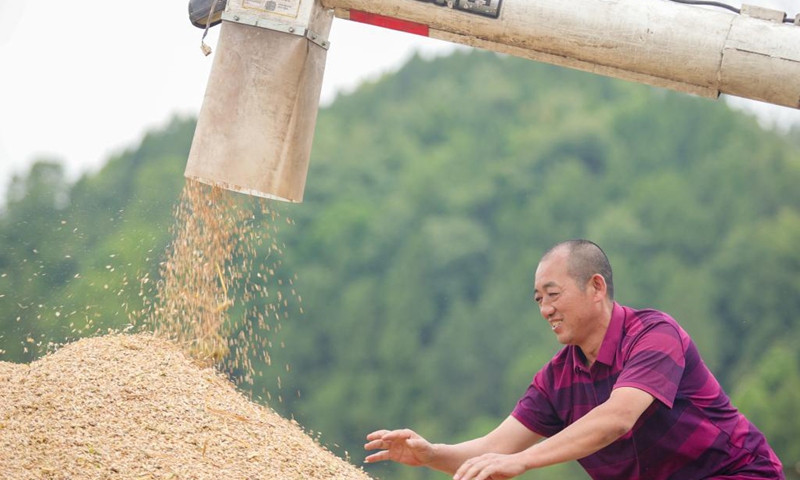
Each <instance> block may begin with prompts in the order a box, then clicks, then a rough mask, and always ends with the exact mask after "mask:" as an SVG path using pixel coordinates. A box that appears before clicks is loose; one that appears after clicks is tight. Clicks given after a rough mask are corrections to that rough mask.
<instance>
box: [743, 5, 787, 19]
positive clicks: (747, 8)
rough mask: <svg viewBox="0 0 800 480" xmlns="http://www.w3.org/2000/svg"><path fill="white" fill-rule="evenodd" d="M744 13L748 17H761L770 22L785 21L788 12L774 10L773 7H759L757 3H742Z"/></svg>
mask: <svg viewBox="0 0 800 480" xmlns="http://www.w3.org/2000/svg"><path fill="white" fill-rule="evenodd" d="M742 15H747V16H748V17H753V18H760V19H761V20H766V21H768V22H775V23H783V21H784V20H785V19H786V12H782V11H780V10H773V9H771V8H764V7H758V6H756V5H748V4H746V3H745V4H743V5H742Z"/></svg>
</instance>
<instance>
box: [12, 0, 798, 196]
mask: <svg viewBox="0 0 800 480" xmlns="http://www.w3.org/2000/svg"><path fill="white" fill-rule="evenodd" d="M728 3H730V4H734V5H740V4H741V3H740V2H737V1H731V2H728ZM749 3H755V4H759V5H765V6H766V5H770V6H773V7H778V8H780V9H782V10H785V11H787V12H788V13H789V14H790V15H792V16H794V15H795V14H796V13H798V11H800V1H798V0H753V1H751V2H749ZM187 4H188V0H139V1H128V2H120V1H108V0H106V1H101V0H83V1H81V2H63V1H56V0H49V1H47V0H45V1H30V0H27V1H25V0H0V198H2V199H3V201H0V204H2V203H4V199H5V189H6V186H7V184H8V182H9V181H10V178H11V176H12V175H13V174H14V173H21V172H23V171H24V170H25V169H27V167H28V166H29V165H30V163H31V162H32V161H33V160H35V159H38V158H41V157H49V158H57V159H59V160H61V161H62V162H64V164H65V165H66V166H67V171H68V173H69V174H70V177H71V178H75V177H76V176H77V175H78V174H80V173H82V172H85V171H92V170H95V169H97V168H98V167H100V166H101V165H102V163H103V162H105V161H106V160H107V159H108V157H109V155H111V154H113V153H117V152H120V151H122V150H124V149H127V148H133V147H135V146H136V145H137V143H138V141H139V140H140V139H141V136H142V134H143V133H144V132H145V131H146V130H148V129H151V128H154V127H158V126H161V125H163V124H165V123H166V122H167V121H168V120H169V119H170V118H171V117H172V116H173V115H174V114H176V113H185V114H196V113H197V112H198V111H199V109H200V105H201V103H202V99H203V94H204V91H205V86H206V81H207V79H208V73H209V70H210V68H211V63H212V58H213V54H212V56H210V57H205V56H203V55H202V53H201V52H200V48H199V46H200V38H201V35H202V30H200V29H197V28H195V27H193V26H192V25H191V24H190V23H189V21H188V15H187ZM217 31H218V28H215V29H212V30H211V33H210V34H209V37H208V38H207V43H208V44H209V45H210V46H212V48H213V47H215V46H216V34H217ZM330 40H331V48H330V50H329V53H328V61H327V64H326V70H325V81H324V84H323V101H330V100H331V99H332V98H333V97H334V96H335V94H336V92H337V91H340V90H342V89H345V90H351V89H353V88H354V87H356V86H357V85H358V84H360V83H361V82H363V81H364V80H365V79H369V78H374V77H376V76H378V75H380V74H382V73H384V72H386V71H391V70H395V69H397V68H399V67H400V66H401V65H402V64H403V63H404V62H405V61H406V60H407V59H408V58H409V57H410V56H411V55H412V54H413V52H414V51H420V52H422V53H423V54H424V55H428V56H431V55H441V54H446V53H449V52H450V51H452V49H453V48H455V47H454V46H453V45H451V44H447V43H444V42H440V41H436V40H431V39H426V38H422V37H418V36H414V35H409V34H405V33H399V32H392V31H389V30H383V29H379V28H376V27H371V26H365V25H359V24H356V23H353V22H348V21H344V20H339V19H336V20H334V24H333V31H332V33H331V37H330ZM739 104H742V105H744V106H745V107H747V108H757V109H758V110H759V111H762V112H764V113H765V114H766V115H767V116H769V117H770V118H777V121H778V122H779V123H780V124H781V125H784V126H785V125H788V124H790V123H793V122H797V123H800V112H798V111H796V110H792V109H788V108H782V107H774V106H767V105H765V104H758V103H757V102H750V101H745V102H739Z"/></svg>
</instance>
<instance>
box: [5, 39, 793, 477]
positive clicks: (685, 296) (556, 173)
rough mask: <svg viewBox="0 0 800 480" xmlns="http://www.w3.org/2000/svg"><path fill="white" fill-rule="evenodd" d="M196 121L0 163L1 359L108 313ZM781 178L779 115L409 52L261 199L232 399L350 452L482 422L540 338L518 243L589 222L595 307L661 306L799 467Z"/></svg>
mask: <svg viewBox="0 0 800 480" xmlns="http://www.w3.org/2000/svg"><path fill="white" fill-rule="evenodd" d="M194 125H195V119H194V118H184V117H178V116H176V117H175V118H174V119H172V120H171V122H169V124H168V125H166V126H164V127H163V128H157V129H153V130H151V131H148V132H147V133H146V134H144V136H143V137H142V140H141V142H140V143H138V144H136V145H132V146H129V147H128V148H127V149H126V150H124V151H122V152H120V153H118V154H115V155H113V156H112V157H111V158H109V159H108V161H107V163H106V164H105V166H104V167H103V168H102V169H101V170H99V171H97V172H93V173H87V174H85V175H84V176H83V177H81V178H80V179H78V180H77V181H70V180H69V179H68V178H67V175H66V172H65V168H64V166H63V165H62V164H61V162H60V160H59V159H58V158H41V159H39V160H38V161H37V162H36V163H35V164H34V165H33V166H32V167H31V168H30V169H29V170H28V171H27V172H25V173H24V174H22V175H18V176H17V177H15V178H13V180H12V182H11V183H10V185H9V189H8V194H7V198H6V199H5V202H4V207H3V210H2V212H0V360H3V361H13V362H30V361H32V360H34V359H35V358H38V357H40V356H42V355H43V354H45V353H46V352H47V351H49V350H52V349H53V348H56V346H57V345H59V344H61V343H63V342H65V341H70V340H74V339H76V338H79V337H85V336H93V335H102V334H105V333H107V332H109V331H120V330H125V329H130V327H129V323H130V315H131V312H135V311H136V310H137V309H140V308H141V307H142V302H143V299H144V297H145V296H146V294H142V293H141V292H142V291H145V290H146V289H147V288H148V287H146V286H143V284H142V282H141V281H140V279H142V278H143V276H145V275H147V276H149V278H156V277H157V275H158V265H159V262H161V261H163V260H164V256H165V255H166V251H167V248H168V245H169V243H170V240H171V238H172V237H171V232H172V228H173V211H174V206H175V204H176V202H177V200H178V198H179V196H180V193H181V190H182V189H183V187H184V185H185V180H184V178H183V169H184V167H185V164H186V159H187V156H188V151H189V146H190V144H191V140H192V135H193V133H194ZM798 185H800V128H795V129H794V130H792V131H789V132H785V133H783V132H775V131H772V130H765V129H763V128H762V127H760V126H759V123H758V122H757V120H756V119H755V118H753V117H751V116H748V115H746V114H744V113H742V112H740V111H736V110H733V109H731V108H730V107H729V106H727V105H726V103H725V102H724V101H722V100H709V99H703V98H696V97H691V96H687V95H684V94H678V93H674V92H669V91H665V90H662V89H658V88H652V87H648V86H644V85H639V84H633V83H629V82H623V81H620V80H614V79H609V78H605V77H600V76H596V75H592V74H587V73H582V72H576V71H571V70H567V69H563V68H558V67H552V66H548V65H542V64H538V63H535V62H531V61H528V60H522V59H517V58H511V57H507V56H502V55H496V54H491V53H488V52H483V51H478V50H473V51H467V50H460V51H457V52H455V53H453V54H452V55H450V56H447V57H444V58H437V59H424V58H421V57H414V58H412V59H411V60H410V61H409V62H408V63H407V64H406V65H405V66H404V67H403V68H402V69H400V70H399V71H397V72H395V73H391V74H387V75H385V76H384V77H382V78H380V79H378V80H375V81H372V82H369V83H365V84H363V85H362V86H361V87H360V88H358V89H357V90H356V91H354V92H353V93H350V94H343V95H340V96H339V97H338V98H337V99H336V100H335V101H334V102H333V103H332V104H331V105H329V106H326V107H324V108H323V109H321V111H320V113H319V119H318V123H317V130H316V134H315V138H314V147H313V154H312V159H311V167H310V171H309V174H308V181H307V185H306V196H305V200H304V202H303V203H302V204H296V205H289V204H280V203H275V204H270V205H269V208H271V209H274V210H276V211H278V212H280V222H281V225H280V228H279V236H280V241H281V242H282V245H283V247H282V248H281V250H282V254H281V256H282V257H281V272H280V275H283V276H284V277H288V278H292V279H294V281H293V286H294V288H296V289H297V293H298V296H301V297H302V302H300V301H294V303H292V304H290V305H289V307H288V315H287V316H286V318H285V319H284V320H283V321H282V322H281V326H280V328H273V329H272V330H271V331H270V332H269V333H268V336H270V338H273V340H272V345H273V348H272V350H273V351H271V352H270V355H271V356H272V358H273V362H272V364H271V365H269V366H267V365H263V364H259V365H258V369H259V371H260V372H261V375H259V376H256V377H255V380H254V383H253V385H252V394H253V396H254V398H256V399H261V400H263V401H265V402H267V403H268V404H269V405H270V406H271V407H272V408H274V409H275V410H277V411H278V412H280V413H281V414H283V415H285V416H290V417H293V418H295V419H296V420H297V421H298V422H299V423H300V424H301V425H303V426H304V427H305V428H306V429H307V430H308V431H309V432H314V435H315V436H317V437H319V439H320V442H322V443H323V444H325V445H326V446H327V447H328V448H330V449H331V450H332V451H334V452H335V453H337V454H339V455H341V456H347V457H348V458H349V459H350V460H351V461H352V462H353V463H355V464H361V462H362V461H363V458H364V456H365V454H364V452H363V449H362V446H363V444H364V437H365V435H366V434H367V433H369V432H371V431H373V430H376V429H379V428H401V427H409V428H413V429H415V430H417V431H418V432H419V433H420V434H422V435H423V436H426V437H427V438H428V439H429V440H431V441H433V442H448V443H450V442H456V441H461V440H465V439H469V438H473V437H475V436H479V435H483V434H484V433H486V432H488V431H489V430H491V429H492V428H494V427H495V426H496V425H497V424H498V423H499V422H500V421H502V420H503V419H504V418H505V417H506V416H507V415H508V414H509V413H510V412H511V410H512V409H513V407H514V405H515V403H516V401H517V399H518V398H519V397H520V396H521V395H522V394H523V393H524V392H525V389H526V387H527V386H528V384H529V383H530V381H531V378H532V376H533V375H534V374H535V373H536V371H537V370H538V369H539V368H540V367H541V366H542V365H543V364H544V363H545V362H546V361H547V360H548V359H549V358H550V357H551V356H552V355H553V354H554V353H555V352H556V351H557V350H558V348H559V344H558V343H557V342H556V340H555V337H554V335H553V334H552V333H551V332H550V330H549V328H548V325H547V324H546V322H545V321H544V320H543V319H542V318H541V316H540V315H539V311H538V308H537V307H536V305H535V303H534V302H533V300H532V297H533V292H532V284H533V275H534V271H535V269H536V265H537V263H538V260H539V258H540V256H541V255H542V254H543V253H544V251H545V250H546V249H547V248H548V247H550V246H552V245H553V244H555V243H557V242H559V241H562V240H566V239H569V238H576V237H582V238H589V239H591V240H593V241H595V242H597V243H599V244H600V245H601V246H602V247H603V248H604V249H605V251H606V252H607V253H608V256H609V258H610V260H611V264H612V266H613V267H614V277H615V284H616V285H615V292H616V295H615V297H616V299H617V301H619V302H620V303H622V304H626V305H630V306H632V307H636V308H644V307H654V308H658V309H661V310H664V311H667V312H669V313H670V314H671V315H672V316H673V317H674V318H676V319H677V320H678V321H679V322H680V323H681V324H682V325H683V327H684V328H685V329H686V330H687V331H688V332H689V333H690V334H691V335H692V336H693V338H694V340H695V342H696V343H697V345H698V347H699V349H700V352H701V353H702V355H703V356H704V360H705V362H706V363H707V364H708V365H709V366H710V368H711V370H712V371H713V372H714V373H715V375H716V376H717V378H718V379H719V380H720V382H721V383H722V385H723V386H724V387H725V389H726V391H727V392H728V393H729V395H730V396H731V397H732V399H733V402H734V404H735V405H736V406H737V407H738V408H739V409H740V410H742V411H743V412H744V413H745V414H746V415H747V416H748V417H749V418H750V419H751V420H752V421H753V422H754V423H755V424H756V425H757V426H758V427H759V428H760V429H761V430H762V431H764V432H765V434H766V436H767V438H768V439H769V441H770V443H771V444H772V446H773V447H774V449H775V450H776V451H777V453H778V455H779V456H780V457H781V459H782V461H783V463H784V466H785V468H786V471H787V477H788V478H800V415H798V413H797V407H798V406H800V348H798V345H800V188H799V187H798ZM263 221H264V222H265V223H267V221H268V220H267V218H264V219H263ZM264 228H265V229H267V228H271V227H269V226H268V225H265V226H264ZM259 255H262V256H263V257H264V258H263V261H269V262H272V261H273V260H274V259H269V260H267V259H266V258H265V257H266V256H267V255H268V254H267V253H266V250H264V251H260V253H259ZM259 258H261V257H259ZM255 261H260V260H259V259H256V260H255ZM283 287H285V285H283V286H279V285H275V286H274V288H276V289H279V288H283ZM301 309H302V311H301ZM233 335H236V332H233ZM265 335H267V334H266V333H265ZM230 373H231V375H232V377H233V378H234V379H237V376H241V375H242V372H236V371H232V372H230ZM278 377H280V380H279V381H276V379H277V378H278ZM243 388H245V387H243ZM246 388H251V387H250V386H247V387H246ZM265 398H269V400H264V399H265ZM365 470H366V471H367V472H368V473H369V474H370V475H372V476H374V477H375V478H380V479H383V480H396V479H401V478H402V479H410V480H421V479H443V478H446V476H444V475H441V474H437V473H433V472H430V471H427V470H423V469H411V468H407V467H397V466H393V465H387V464H379V465H370V466H365ZM522 478H531V479H532V478H536V479H562V480H563V479H584V478H587V477H586V476H585V474H584V473H583V472H582V470H581V469H580V468H579V467H578V466H577V464H570V465H563V466H558V467H551V468H549V469H545V470H542V471H537V472H535V474H534V473H530V474H528V475H526V476H523V477H522Z"/></svg>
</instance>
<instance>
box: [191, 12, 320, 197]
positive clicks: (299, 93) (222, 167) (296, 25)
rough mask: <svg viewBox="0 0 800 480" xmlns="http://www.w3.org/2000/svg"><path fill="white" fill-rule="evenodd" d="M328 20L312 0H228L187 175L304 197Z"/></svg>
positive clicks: (254, 191)
mask: <svg viewBox="0 0 800 480" xmlns="http://www.w3.org/2000/svg"><path fill="white" fill-rule="evenodd" d="M256 3H258V4H260V5H261V7H259V6H258V5H256ZM262 7H263V8H262ZM279 7H280V9H279ZM237 17H238V21H236V20H235V19H236V18H237ZM253 17H259V19H258V20H257V21H255V20H253ZM227 18H231V20H227ZM332 21H333V13H332V12H330V11H326V10H324V9H323V8H321V7H320V6H319V4H318V2H316V1H314V2H305V3H304V4H301V0H284V1H281V2H270V1H267V2H264V1H261V2H254V1H252V0H238V1H237V0H228V2H227V7H226V11H225V13H224V15H223V17H222V27H221V30H220V34H219V40H218V42H217V48H216V54H215V57H214V63H213V65H212V67H211V74H210V76H209V80H208V85H207V87H206V94H205V97H204V99H203V106H202V108H201V109H200V115H199V117H198V120H197V127H196V130H195V134H194V139H193V141H192V146H191V149H190V151H189V160H188V162H187V165H186V171H185V176H186V177H187V178H191V179H194V180H197V181H200V182H203V183H207V184H210V185H214V186H218V187H221V188H225V189H228V190H233V191H236V192H240V193H245V194H248V195H255V196H260V197H265V198H271V199H277V200H283V201H288V202H300V201H302V199H303V191H304V189H305V181H306V174H307V173H308V162H309V158H310V156H311V145H312V141H313V138H314V129H315V127H316V121H317V110H318V108H319V98H320V93H321V90H322V77H323V73H324V70H325V60H326V57H327V43H328V42H327V37H328V34H329V32H330V27H331V23H332ZM255 25H258V26H255ZM312 37H317V38H316V39H312ZM323 43H324V44H325V45H324V46H323V45H322V44H323Z"/></svg>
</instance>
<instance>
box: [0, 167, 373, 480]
mask: <svg viewBox="0 0 800 480" xmlns="http://www.w3.org/2000/svg"><path fill="white" fill-rule="evenodd" d="M174 217H175V221H176V224H175V227H174V229H173V231H172V233H173V235H174V240H173V242H172V244H171V245H170V247H169V249H168V252H167V255H166V260H165V261H164V262H162V263H161V264H160V268H159V277H158V278H157V279H151V278H149V277H148V276H146V275H145V276H143V277H142V278H141V279H140V284H141V287H142V288H141V291H140V293H139V295H140V297H141V300H142V304H143V309H142V310H139V311H135V312H133V313H132V314H131V318H130V322H131V326H130V327H128V328H127V329H126V330H133V331H144V332H147V333H136V334H130V335H120V334H113V335H107V336H105V337H96V338H90V339H82V340H79V341H77V342H74V343H71V344H68V345H66V346H64V347H63V348H61V349H60V350H57V351H56V352H54V353H51V354H49V355H47V356H45V357H43V358H41V359H39V360H37V361H35V362H33V363H32V364H30V365H14V364H10V363H4V362H0V478H2V479H6V478H8V479H14V480H24V479H117V478H119V479H136V480H145V479H153V480H154V479H173V480H180V479H226V480H227V479H254V480H255V479H261V480H271V479H280V480H295V479H298V480H299V479H310V480H315V479H320V480H321V479H337V480H338V479H343V480H347V479H359V480H366V479H368V478H369V477H368V476H367V475H366V474H365V473H364V472H363V471H362V470H360V469H357V468H355V467H354V466H352V465H350V464H349V463H348V462H347V461H345V460H343V459H340V458H338V457H337V456H335V455H333V454H332V453H331V452H329V451H328V450H326V449H325V448H324V447H322V446H321V445H320V444H319V443H318V442H317V441H316V440H315V439H313V438H312V437H311V436H309V435H308V434H306V433H305V432H304V431H303V429H302V428H301V427H300V426H299V425H298V424H296V423H295V422H292V421H289V420H286V419H284V418H282V417H280V416H279V415H277V414H276V413H275V412H274V411H273V410H272V409H270V408H268V407H264V406H261V405H258V404H256V403H253V402H251V401H249V400H248V399H247V398H245V397H244V396H243V395H242V393H241V392H240V391H239V390H237V388H236V385H234V383H232V382H231V381H230V380H229V379H228V377H226V376H223V374H222V373H224V372H228V373H231V372H234V371H235V372H237V374H238V375H239V376H238V377H236V378H235V379H236V381H237V382H244V383H248V384H250V385H251V386H252V384H253V380H254V377H255V376H258V375H260V374H261V373H263V372H258V371H256V367H255V366H254V361H257V362H258V363H259V364H262V365H270V364H271V359H270V355H269V351H270V349H271V348H273V347H277V346H279V345H280V346H283V344H282V342H280V341H279V340H276V338H278V337H276V335H277V334H278V333H279V332H280V325H281V321H282V320H283V319H286V318H288V317H289V310H290V308H292V307H296V308H295V310H294V311H296V312H298V313H302V307H299V304H300V303H301V300H302V299H301V298H300V296H299V295H298V294H297V292H296V291H295V289H294V283H293V278H288V279H284V278H282V277H280V276H279V274H278V273H279V270H280V269H281V261H280V254H281V253H282V245H281V244H280V243H279V242H278V241H277V240H276V234H277V225H278V223H279V220H281V219H280V215H278V214H277V213H276V212H275V211H273V210H270V209H269V208H268V206H267V204H266V202H265V201H263V200H259V199H253V198H248V197H245V196H242V195H239V196H235V194H232V193H229V192H226V191H222V190H219V189H212V188H210V187H207V186H205V185H202V184H200V183H197V182H193V181H187V184H186V187H185V189H184V191H183V195H182V196H181V199H180V202H179V204H178V206H177V208H176V210H175V212H174ZM288 223H291V222H290V221H288ZM290 300H291V302H290ZM273 341H275V342H276V345H273ZM282 370H285V371H287V372H288V371H289V366H288V365H286V366H285V369H282ZM277 384H278V387H279V388H280V377H279V376H278V378H277ZM266 393H267V396H268V397H269V392H266ZM298 394H299V392H298ZM277 400H278V401H282V399H281V396H280V395H278V397H277Z"/></svg>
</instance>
